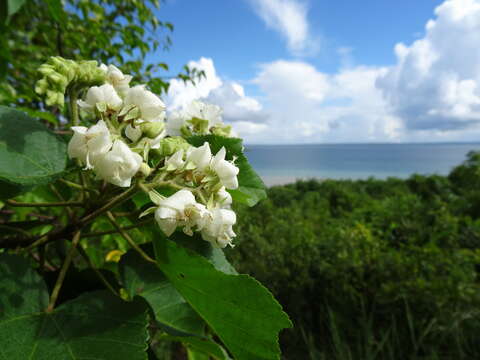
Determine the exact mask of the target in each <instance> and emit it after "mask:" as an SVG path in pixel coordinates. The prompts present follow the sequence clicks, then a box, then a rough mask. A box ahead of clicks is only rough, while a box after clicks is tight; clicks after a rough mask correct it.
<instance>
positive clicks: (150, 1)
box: [0, 0, 203, 109]
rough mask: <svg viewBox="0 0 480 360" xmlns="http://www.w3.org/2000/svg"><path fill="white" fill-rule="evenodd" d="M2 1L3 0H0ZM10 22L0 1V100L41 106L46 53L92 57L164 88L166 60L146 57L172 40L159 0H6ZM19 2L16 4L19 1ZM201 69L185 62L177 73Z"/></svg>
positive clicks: (186, 75) (191, 74)
mask: <svg viewBox="0 0 480 360" xmlns="http://www.w3.org/2000/svg"><path fill="white" fill-rule="evenodd" d="M2 3H3V1H2ZM10 3H12V4H15V6H14V9H12V11H13V10H18V7H19V6H20V3H23V6H22V7H21V9H20V10H18V11H15V12H12V11H10V10H11V9H10V7H9V10H8V14H7V15H9V22H8V24H3V23H2V22H3V20H2V18H3V16H2V7H1V6H0V32H1V34H2V36H1V37H0V45H1V46H2V51H1V54H0V103H2V104H5V105H11V104H16V105H18V106H22V107H25V108H30V109H31V108H35V109H41V106H40V98H39V97H38V96H37V95H36V94H35V92H34V84H35V81H36V80H37V78H38V76H37V73H36V72H37V69H38V67H39V66H40V65H41V64H42V63H44V62H45V61H46V60H47V59H48V58H49V57H50V56H55V55H58V56H62V57H64V58H68V59H72V60H84V59H92V60H97V61H99V62H103V63H106V64H110V63H112V64H116V65H120V64H121V66H119V67H121V70H123V71H124V72H125V73H128V74H131V75H133V76H134V78H133V83H147V84H148V86H149V87H150V89H151V90H152V91H153V92H155V93H158V94H160V93H162V92H165V91H166V90H167V89H168V81H167V80H165V79H162V78H161V77H159V75H162V73H163V72H164V71H165V70H168V66H167V64H165V63H163V62H161V61H158V60H157V61H147V60H146V57H147V56H148V55H151V54H152V53H153V52H154V51H155V50H157V49H159V48H163V49H166V48H168V47H169V46H170V45H171V39H170V33H171V32H172V31H173V25H172V24H171V23H169V22H166V21H162V20H159V19H158V17H157V12H158V11H159V10H158V9H159V7H160V0H147V1H135V0H92V1H85V0H67V1H63V2H61V1H60V0H48V1H44V0H28V1H19V0H9V5H10ZM17 4H19V5H17ZM199 76H203V72H201V71H198V70H197V69H190V68H189V67H188V66H185V67H184V69H182V73H180V74H178V75H177V77H178V78H181V79H182V80H184V81H191V80H192V79H195V78H197V77H199Z"/></svg>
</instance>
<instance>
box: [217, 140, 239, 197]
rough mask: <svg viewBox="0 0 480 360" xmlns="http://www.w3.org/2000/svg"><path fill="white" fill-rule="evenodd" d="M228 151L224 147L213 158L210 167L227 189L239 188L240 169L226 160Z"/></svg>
mask: <svg viewBox="0 0 480 360" xmlns="http://www.w3.org/2000/svg"><path fill="white" fill-rule="evenodd" d="M225 155H226V150H225V148H224V147H222V148H221V149H220V151H219V152H218V153H217V154H216V155H215V156H214V157H213V159H212V161H211V163H210V167H211V168H212V170H213V171H215V172H216V173H217V176H218V177H219V179H220V182H221V183H222V184H223V185H224V186H225V187H226V188H227V189H236V188H238V179H237V174H238V172H239V169H238V168H237V167H236V166H235V165H233V164H232V163H231V162H230V161H227V160H225Z"/></svg>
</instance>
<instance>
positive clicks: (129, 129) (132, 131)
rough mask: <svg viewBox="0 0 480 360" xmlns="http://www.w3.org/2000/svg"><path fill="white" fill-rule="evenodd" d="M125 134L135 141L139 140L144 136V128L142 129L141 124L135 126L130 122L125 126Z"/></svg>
mask: <svg viewBox="0 0 480 360" xmlns="http://www.w3.org/2000/svg"><path fill="white" fill-rule="evenodd" d="M125 135H126V136H127V138H129V139H130V140H132V141H133V142H137V141H138V139H140V137H141V136H142V129H140V126H136V127H133V126H132V125H130V124H128V125H127V126H126V127H125Z"/></svg>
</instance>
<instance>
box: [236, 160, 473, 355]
mask: <svg viewBox="0 0 480 360" xmlns="http://www.w3.org/2000/svg"><path fill="white" fill-rule="evenodd" d="M479 185H480V154H479V153H471V154H469V156H468V160H467V161H466V162H465V163H464V164H462V165H461V166H458V167H457V168H455V169H454V170H453V171H452V172H451V174H450V175H449V176H448V177H442V176H420V175H415V176H412V177H411V178H409V179H408V180H399V179H393V178H391V179H388V180H384V181H383V180H375V179H369V180H366V181H347V180H345V181H333V180H328V181H323V182H319V181H315V180H312V181H298V182H297V183H295V184H290V185H286V186H276V187H272V188H270V190H269V194H268V195H269V196H268V199H267V200H265V201H263V202H261V203H259V204H258V205H256V206H255V207H254V208H251V209H247V208H243V207H242V208H238V209H237V210H238V215H239V216H238V219H239V222H240V224H239V225H238V227H237V232H238V234H239V236H238V240H239V241H238V243H239V245H238V246H237V247H236V248H235V249H233V250H231V251H229V254H228V256H229V258H230V259H231V260H232V261H233V263H234V264H235V266H236V268H237V269H238V270H239V271H240V272H245V273H249V274H251V275H253V276H254V277H255V278H257V279H259V280H260V281H261V282H262V283H264V284H266V285H267V286H268V287H269V288H270V290H272V291H273V293H274V294H275V295H276V297H277V298H278V299H279V301H280V302H281V303H282V304H283V305H284V307H285V309H286V311H287V313H288V314H289V315H290V316H291V317H292V318H293V321H294V324H295V329H294V330H287V331H285V332H284V334H283V339H282V346H283V353H284V354H285V358H287V359H300V358H302V359H304V358H306V353H307V352H308V353H309V355H310V358H311V359H342V360H343V359H477V358H479V357H480V343H479V342H478V338H477V337H478V334H479V333H480V318H479V312H480V306H479V305H480V291H479V290H480V289H479V283H478V270H479V268H478V266H479V264H480V186H479Z"/></svg>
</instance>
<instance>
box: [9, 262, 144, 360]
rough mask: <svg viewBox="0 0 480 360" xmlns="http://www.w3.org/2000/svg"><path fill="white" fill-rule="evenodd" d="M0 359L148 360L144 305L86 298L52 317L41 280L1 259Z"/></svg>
mask: <svg viewBox="0 0 480 360" xmlns="http://www.w3.org/2000/svg"><path fill="white" fill-rule="evenodd" d="M0 289H1V291H0V309H1V311H0V338H1V339H2V346H1V348H0V359H8V360H17V359H18V360H24V359H31V360H35V359H39V360H40V359H52V360H53V359H73V360H76V359H113V358H114V359H125V360H145V359H146V358H147V355H146V349H147V340H148V332H147V324H148V322H147V313H146V307H145V303H144V302H143V300H141V299H139V298H137V299H136V300H135V301H133V302H125V301H123V300H121V299H120V298H117V297H114V296H113V295H111V294H110V293H108V292H106V291H97V292H92V293H85V294H84V295H82V296H80V297H78V298H76V299H75V300H72V301H69V302H66V303H64V304H62V305H60V306H59V307H58V308H56V309H55V310H54V311H53V312H51V313H46V312H45V311H44V309H45V308H46V306H47V303H48V293H47V290H46V287H45V284H44V283H43V280H42V279H41V278H40V276H39V275H38V274H37V273H36V272H35V271H34V270H33V269H32V268H31V266H30V263H29V262H28V261H27V260H25V259H24V258H22V257H20V256H15V255H8V254H2V255H0Z"/></svg>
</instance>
